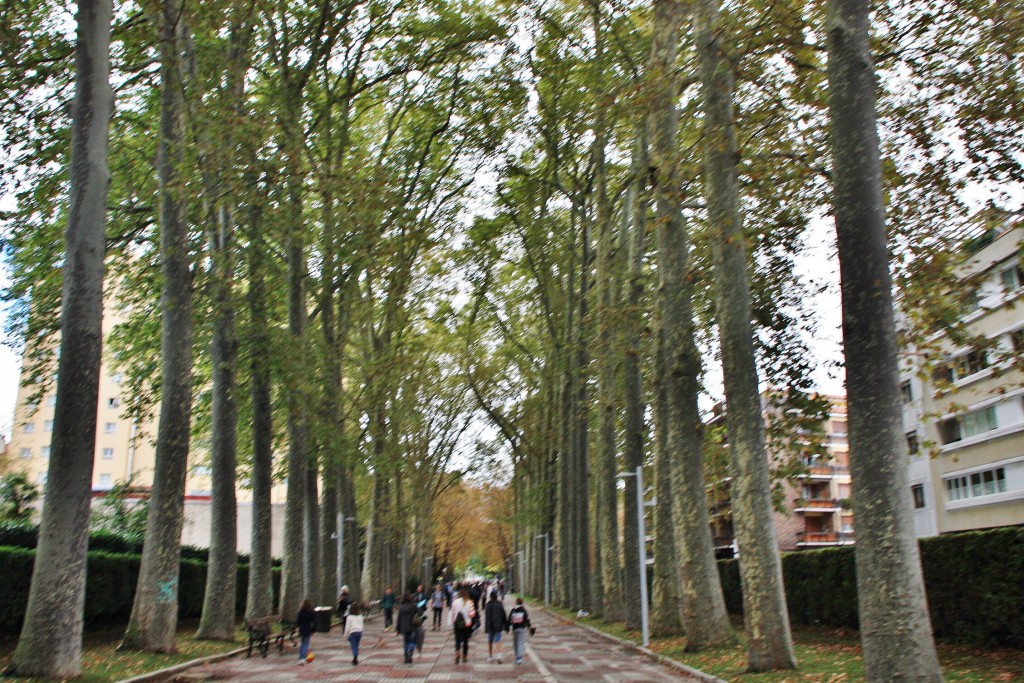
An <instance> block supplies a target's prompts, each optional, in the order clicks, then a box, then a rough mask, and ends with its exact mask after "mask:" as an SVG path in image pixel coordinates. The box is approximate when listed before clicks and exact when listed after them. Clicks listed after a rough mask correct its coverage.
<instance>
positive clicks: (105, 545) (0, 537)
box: [0, 521, 249, 564]
mask: <svg viewBox="0 0 1024 683" xmlns="http://www.w3.org/2000/svg"><path fill="white" fill-rule="evenodd" d="M38 535H39V528H38V527H37V526H34V525H31V524H19V523H17V522H10V521H7V522H0V546H14V547H17V548H35V547H36V538H37V536H38ZM89 550H103V551H106V552H108V553H122V554H132V555H141V554H142V541H141V540H138V539H133V538H126V537H124V536H118V535H117V534H112V533H110V532H108V531H93V532H91V533H90V534H89ZM208 556H209V550H207V549H206V548H198V547H196V546H192V545H183V546H181V557H182V559H186V560H199V561H200V562H206V561H207V559H208ZM238 563H239V564H248V563H249V556H248V555H245V554H243V553H239V554H238Z"/></svg>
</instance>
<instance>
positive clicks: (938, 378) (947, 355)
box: [901, 217, 1024, 537]
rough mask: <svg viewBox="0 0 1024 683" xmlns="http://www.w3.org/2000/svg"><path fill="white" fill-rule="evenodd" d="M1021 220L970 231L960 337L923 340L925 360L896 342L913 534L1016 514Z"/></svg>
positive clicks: (1022, 483) (1023, 490) (1020, 506)
mask: <svg viewBox="0 0 1024 683" xmlns="http://www.w3.org/2000/svg"><path fill="white" fill-rule="evenodd" d="M1022 240H1024V221H1021V220H1020V218H1019V217H1011V218H1008V219H1007V220H1005V221H1002V222H1000V223H999V224H998V226H997V227H994V228H991V229H990V230H989V231H988V232H986V233H984V234H983V235H981V236H980V237H979V238H977V239H976V240H974V241H973V242H974V245H975V247H974V249H972V250H971V252H970V256H969V257H968V258H967V259H966V260H965V262H964V264H963V265H962V266H961V267H960V269H959V271H958V272H959V275H960V276H961V277H962V278H964V279H965V281H968V278H969V282H970V283H972V285H976V286H974V288H973V289H972V291H971V293H970V294H971V296H970V297H969V300H968V304H967V308H966V310H965V311H964V313H963V317H962V319H961V322H962V323H963V324H964V326H965V327H966V328H967V330H968V332H969V335H968V336H969V338H973V339H974V340H983V341H981V342H979V343H977V344H972V345H968V346H963V345H958V344H957V343H956V342H954V341H953V340H952V339H950V338H949V337H948V336H946V335H936V336H935V337H933V338H932V339H931V340H930V341H931V342H933V343H935V344H937V345H938V347H939V349H940V351H941V354H942V357H941V360H940V361H939V362H938V363H937V364H936V365H935V366H934V367H929V368H927V369H926V370H922V369H921V368H920V367H919V364H918V361H917V360H916V359H917V354H914V353H912V351H913V350H912V349H905V351H906V353H905V354H904V358H903V361H902V362H903V365H902V367H903V373H902V376H901V382H902V385H901V386H902V394H903V424H904V429H905V431H906V441H907V450H908V453H909V461H908V472H909V475H910V485H911V490H910V491H909V492H908V495H910V496H911V499H912V501H913V504H914V527H915V533H916V534H917V536H919V537H923V536H934V535H937V534H944V533H952V532H958V531H967V530H971V529H986V528H991V527H998V526H1008V525H1018V524H1024V373H1022V371H1021V369H1020V366H1019V359H1020V358H1021V354H1022V352H1024V272H1022V268H1021V244H1022Z"/></svg>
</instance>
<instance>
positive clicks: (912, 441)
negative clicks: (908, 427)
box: [907, 432, 921, 455]
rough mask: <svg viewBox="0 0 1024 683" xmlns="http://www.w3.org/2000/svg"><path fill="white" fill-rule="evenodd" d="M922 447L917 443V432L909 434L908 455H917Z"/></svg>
mask: <svg viewBox="0 0 1024 683" xmlns="http://www.w3.org/2000/svg"><path fill="white" fill-rule="evenodd" d="M920 450H921V445H920V444H919V443H918V441H917V432H907V454H908V455H917V452H918V451H920Z"/></svg>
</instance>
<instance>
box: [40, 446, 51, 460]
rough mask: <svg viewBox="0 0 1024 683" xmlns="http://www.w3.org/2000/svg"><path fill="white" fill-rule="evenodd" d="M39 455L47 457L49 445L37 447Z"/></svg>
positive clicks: (48, 455)
mask: <svg viewBox="0 0 1024 683" xmlns="http://www.w3.org/2000/svg"><path fill="white" fill-rule="evenodd" d="M39 457H40V458H49V457H50V447H49V446H43V447H42V448H40V449H39Z"/></svg>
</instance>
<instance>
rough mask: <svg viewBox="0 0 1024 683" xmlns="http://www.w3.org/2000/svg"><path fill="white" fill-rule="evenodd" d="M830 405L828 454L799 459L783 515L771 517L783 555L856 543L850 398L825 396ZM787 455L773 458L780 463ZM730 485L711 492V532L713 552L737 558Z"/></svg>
mask: <svg viewBox="0 0 1024 683" xmlns="http://www.w3.org/2000/svg"><path fill="white" fill-rule="evenodd" d="M826 398H828V400H829V402H830V403H831V405H832V410H831V414H830V415H829V419H828V421H827V422H826V423H825V425H824V435H823V440H822V443H821V444H820V445H821V446H823V447H824V451H825V453H826V454H825V455H823V456H820V455H810V454H808V453H809V452H810V451H811V450H814V449H808V453H804V454H801V455H800V456H799V458H800V461H801V464H802V465H803V467H804V472H803V473H801V474H798V475H797V476H796V477H795V478H794V480H793V481H792V483H789V482H784V483H783V484H782V486H783V510H782V511H781V512H780V511H775V512H773V521H774V524H775V534H776V539H777V541H778V544H779V549H780V550H782V551H791V550H804V549H811V548H824V547H829V546H836V545H849V544H852V543H853V542H854V528H853V526H854V525H853V509H852V507H851V504H850V498H851V496H852V493H853V490H852V486H853V484H852V481H851V479H850V447H849V442H848V440H847V426H846V425H847V419H846V398H845V397H843V396H827V397H826ZM784 455H787V454H775V455H774V456H773V457H776V458H779V457H782V456H784ZM729 484H730V482H729V481H728V480H726V481H723V482H717V483H716V484H714V485H712V486H711V487H709V488H710V489H711V490H712V491H713V493H712V496H711V499H710V500H709V503H710V505H711V529H712V536H713V538H714V544H715V553H716V555H718V556H719V557H736V556H738V555H740V554H741V552H742V549H741V548H739V547H738V545H737V543H736V537H735V535H734V533H733V524H732V502H731V500H730V497H729Z"/></svg>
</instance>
